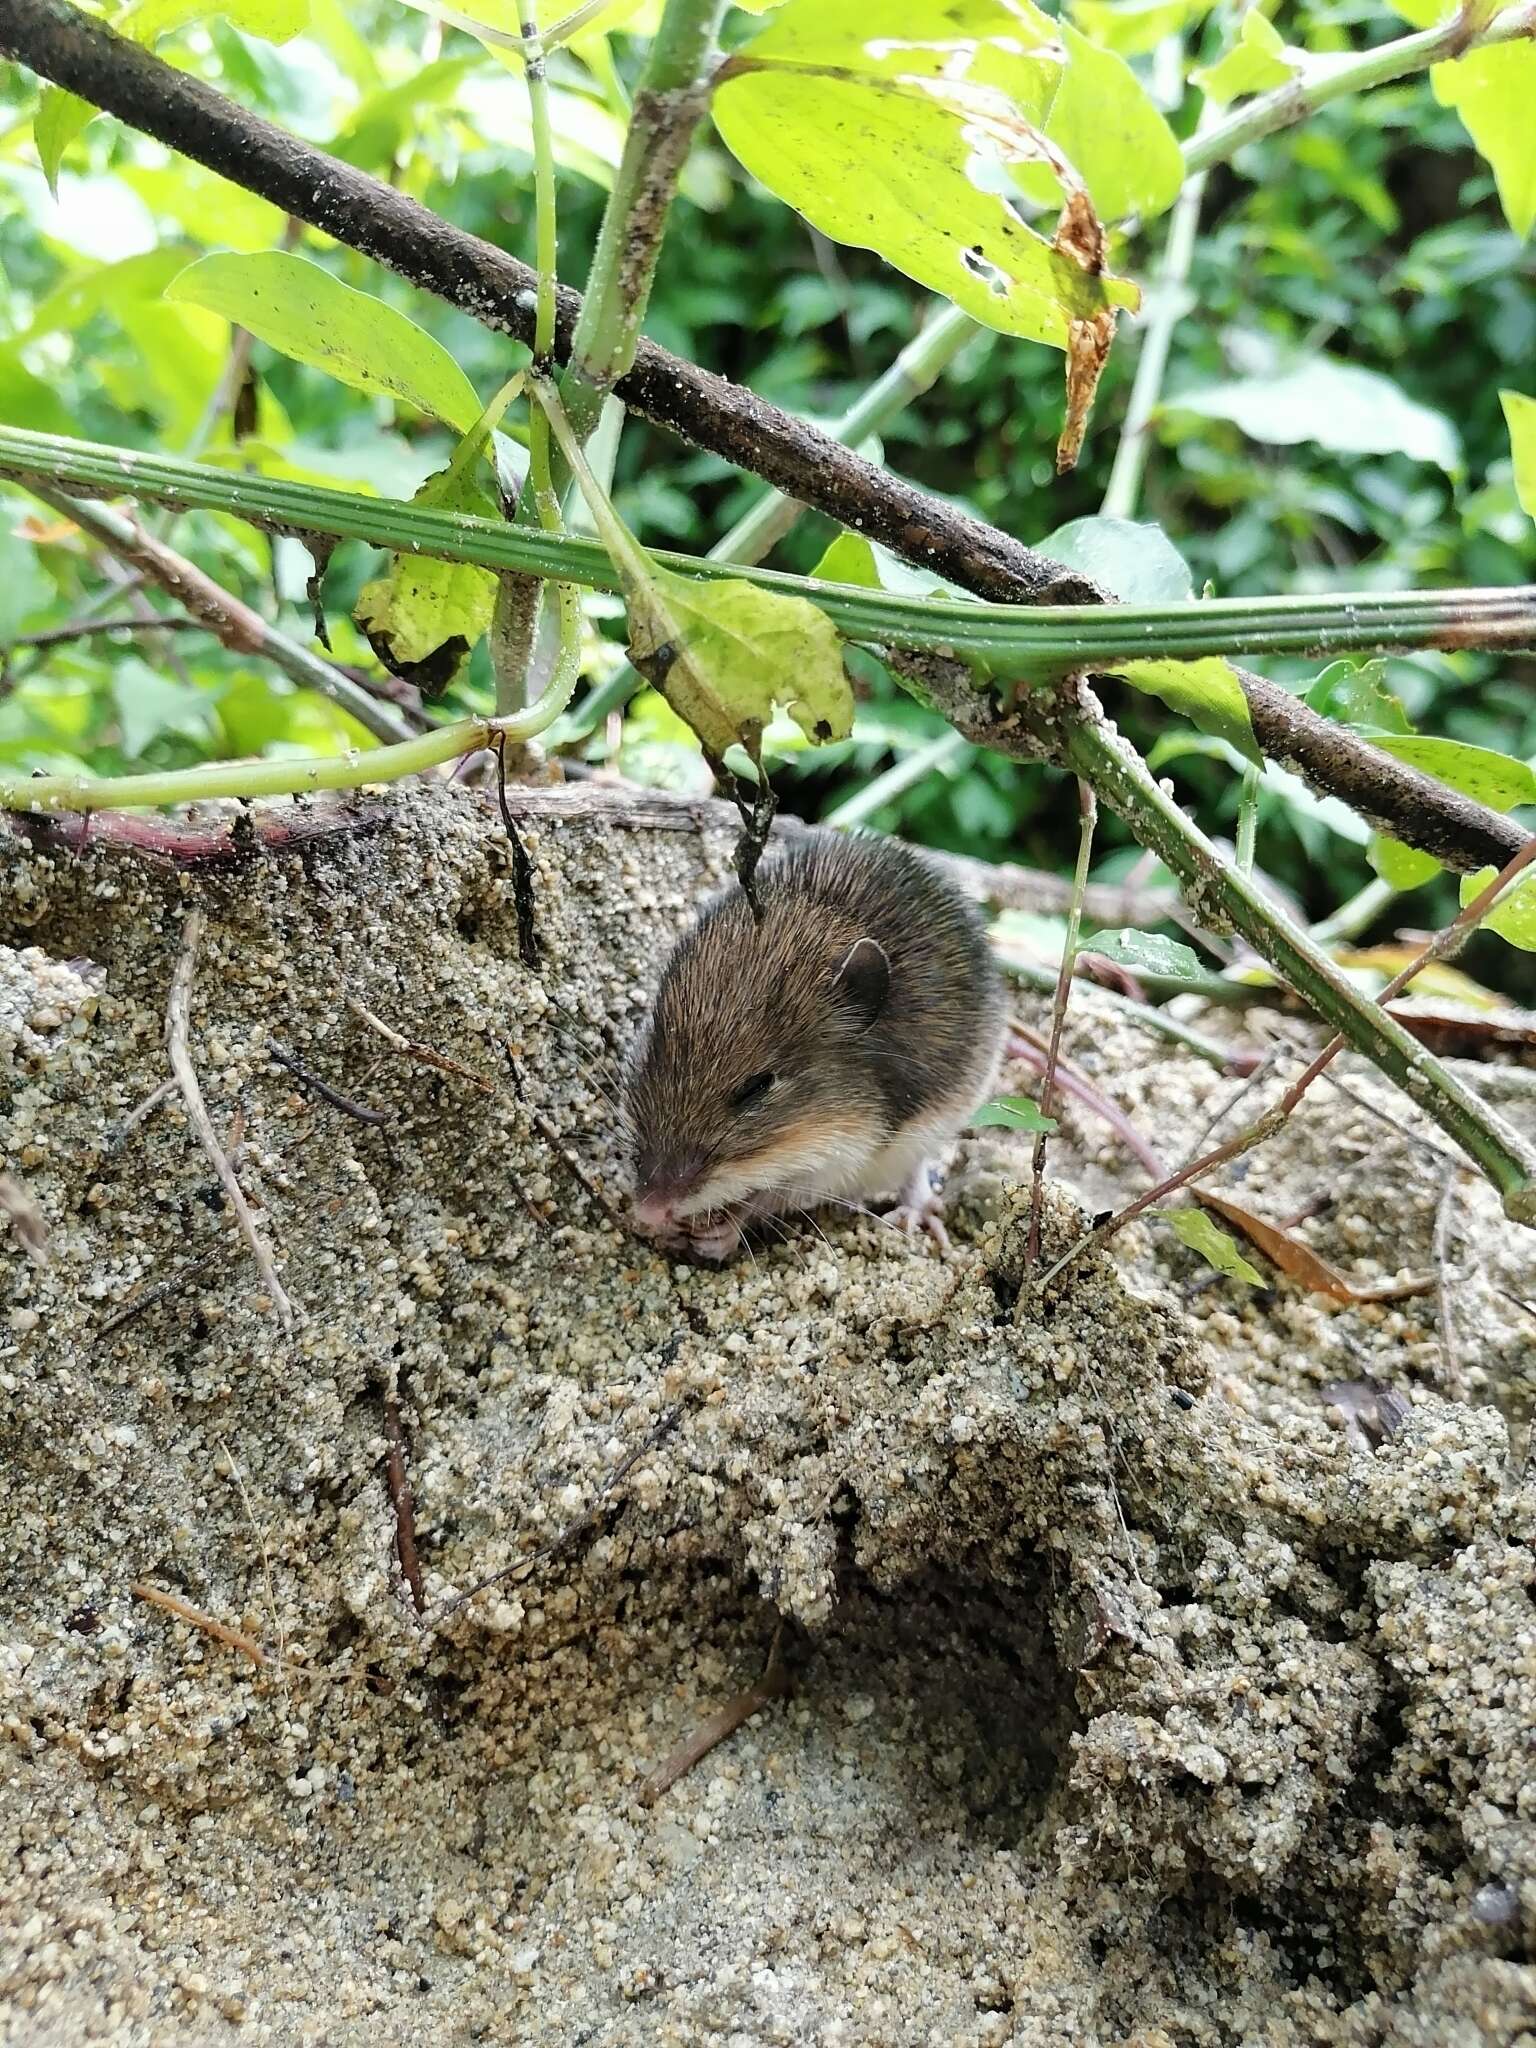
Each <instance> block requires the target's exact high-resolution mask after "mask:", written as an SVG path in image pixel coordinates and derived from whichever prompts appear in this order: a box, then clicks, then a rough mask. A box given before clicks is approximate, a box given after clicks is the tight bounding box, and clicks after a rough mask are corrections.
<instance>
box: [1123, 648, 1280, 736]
mask: <svg viewBox="0 0 1536 2048" xmlns="http://www.w3.org/2000/svg"><path fill="white" fill-rule="evenodd" d="M1114 674H1115V675H1117V676H1119V677H1120V678H1121V679H1122V681H1124V682H1127V683H1129V684H1130V686H1131V688H1132V689H1133V690H1144V691H1147V692H1149V693H1150V694H1151V695H1152V696H1154V697H1161V698H1162V700H1163V702H1164V703H1165V704H1166V705H1167V706H1168V708H1169V710H1170V711H1180V712H1182V713H1183V714H1184V716H1185V717H1186V718H1192V719H1193V720H1194V722H1195V724H1196V725H1198V726H1199V728H1200V730H1201V731H1202V732H1208V733H1212V734H1214V735H1215V737H1216V738H1217V739H1221V740H1227V741H1229V742H1230V743H1231V745H1233V746H1234V747H1236V748H1237V750H1238V752H1239V753H1240V754H1241V755H1242V756H1243V758H1244V759H1245V760H1248V761H1254V762H1262V760H1263V756H1262V755H1261V754H1260V752H1259V747H1258V742H1257V740H1255V738H1254V736H1253V721H1252V720H1251V719H1250V718H1249V716H1248V700H1247V698H1246V697H1245V696H1244V695H1243V691H1242V685H1241V684H1240V683H1239V682H1238V680H1237V672H1236V670H1235V669H1234V668H1233V666H1232V664H1231V662H1229V661H1223V660H1222V659H1221V657H1220V656H1219V655H1215V654H1209V655H1206V656H1205V658H1204V659H1203V660H1201V661H1128V662H1124V663H1121V664H1119V665H1118V666H1117V667H1116V668H1115V670H1114Z"/></svg>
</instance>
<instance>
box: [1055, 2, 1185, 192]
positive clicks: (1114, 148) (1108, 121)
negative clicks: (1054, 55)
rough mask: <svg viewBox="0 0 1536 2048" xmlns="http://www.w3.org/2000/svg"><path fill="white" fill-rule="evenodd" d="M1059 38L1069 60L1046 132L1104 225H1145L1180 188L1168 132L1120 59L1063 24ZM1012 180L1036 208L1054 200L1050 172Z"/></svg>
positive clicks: (1179, 162)
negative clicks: (1129, 217) (1126, 221)
mask: <svg viewBox="0 0 1536 2048" xmlns="http://www.w3.org/2000/svg"><path fill="white" fill-rule="evenodd" d="M1061 36H1062V41H1063V42H1064V43H1065V45H1066V50H1067V55H1068V58H1069V60H1070V61H1069V62H1068V64H1067V68H1066V70H1065V71H1064V72H1063V73H1062V78H1061V84H1060V85H1059V86H1058V87H1057V89H1056V97H1055V99H1054V100H1053V101H1052V102H1051V111H1050V113H1049V115H1048V116H1047V118H1046V123H1045V133H1046V135H1047V137H1048V138H1049V139H1050V140H1051V141H1052V142H1054V143H1056V144H1058V145H1059V147H1060V148H1061V150H1062V153H1063V154H1064V155H1065V156H1066V158H1067V160H1068V161H1069V162H1070V163H1071V164H1072V165H1073V166H1074V167H1075V169H1076V170H1077V173H1078V175H1079V176H1080V177H1081V178H1082V180H1083V183H1084V184H1085V185H1086V186H1087V187H1088V197H1089V198H1090V199H1091V200H1092V201H1093V205H1094V211H1095V212H1096V213H1098V214H1099V216H1100V217H1101V218H1102V219H1104V220H1121V219H1123V218H1124V217H1125V215H1126V214H1129V213H1138V214H1140V215H1141V216H1142V218H1143V219H1144V220H1150V219H1151V218H1152V217H1153V216H1154V215H1155V214H1159V213H1162V212H1164V211H1165V209H1166V208H1168V207H1170V206H1171V205H1172V204H1173V202H1174V200H1175V199H1176V198H1177V197H1178V194H1179V187H1180V186H1181V185H1182V184H1183V182H1184V159H1183V157H1182V156H1181V155H1180V154H1179V145H1178V143H1177V141H1176V140H1175V139H1174V133H1173V130H1172V129H1171V128H1170V127H1169V126H1168V123H1167V122H1166V121H1165V120H1164V119H1163V117H1162V115H1161V114H1160V113H1159V112H1158V111H1157V108H1156V107H1155V106H1153V104H1152V102H1151V100H1150V99H1149V98H1148V97H1147V93H1146V89H1145V88H1144V87H1143V85H1142V83H1141V81H1140V79H1138V78H1137V76H1136V74H1135V72H1134V71H1132V69H1131V67H1130V65H1129V64H1127V63H1126V61H1125V59H1124V58H1123V57H1119V56H1117V55H1116V54H1115V52H1114V51H1113V50H1104V49H1100V48H1099V47H1098V45H1097V44H1095V43H1091V42H1089V40H1088V38H1087V37H1086V36H1085V35H1081V34H1079V32H1078V31H1077V30H1076V29H1075V28H1073V27H1072V25H1071V24H1070V22H1063V23H1062V24H1061ZM1016 175H1017V177H1018V181H1019V184H1020V186H1021V188H1022V189H1023V190H1024V191H1025V192H1027V193H1028V195H1029V197H1030V198H1031V199H1033V200H1035V201H1036V202H1037V203H1038V204H1040V205H1042V206H1047V205H1049V204H1050V203H1051V202H1052V200H1053V199H1054V198H1055V197H1056V196H1057V188H1056V185H1055V181H1054V180H1053V179H1052V177H1051V175H1050V173H1049V172H1048V171H1045V170H1044V169H1042V168H1038V167H1030V168H1026V169H1024V170H1022V171H1020V172H1018V173H1016Z"/></svg>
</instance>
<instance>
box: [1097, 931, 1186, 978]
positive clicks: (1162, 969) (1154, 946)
mask: <svg viewBox="0 0 1536 2048" xmlns="http://www.w3.org/2000/svg"><path fill="white" fill-rule="evenodd" d="M1078 950H1079V951H1080V952H1083V953H1097V954H1098V956H1099V958H1100V959H1101V960H1112V961H1113V962H1114V963H1115V965H1116V966H1117V967H1130V968H1136V969H1139V970H1140V971H1141V972H1142V973H1144V974H1155V975H1159V976H1161V977H1163V978H1165V979H1169V980H1174V981H1189V980H1191V979H1193V980H1196V981H1199V980H1200V979H1202V978H1203V976H1204V975H1205V972H1206V970H1205V968H1204V967H1202V966H1201V964H1200V960H1199V957H1198V955H1197V954H1195V953H1193V952H1192V951H1191V950H1190V948H1189V947H1188V946H1184V945H1181V944H1180V943H1179V941H1178V940H1177V939H1165V938H1164V937H1163V936H1162V934H1161V933H1160V932H1137V931H1131V930H1129V929H1125V930H1121V931H1115V932H1095V933H1094V934H1093V936H1092V938H1089V939H1084V940H1083V942H1082V944H1081V946H1080V947H1079V948H1078Z"/></svg>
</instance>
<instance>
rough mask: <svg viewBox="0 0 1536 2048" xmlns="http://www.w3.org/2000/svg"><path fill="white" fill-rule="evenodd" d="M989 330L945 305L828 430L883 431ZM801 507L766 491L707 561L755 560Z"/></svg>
mask: <svg viewBox="0 0 1536 2048" xmlns="http://www.w3.org/2000/svg"><path fill="white" fill-rule="evenodd" d="M991 332H992V330H991V329H990V328H987V327H980V326H978V325H977V323H976V322H975V321H974V320H973V319H972V318H971V316H970V314H969V313H962V312H961V310H960V308H959V307H958V306H945V307H944V309H943V311H942V312H941V313H938V314H937V315H936V316H935V317H934V318H933V319H931V320H929V321H928V323H927V324H926V326H924V328H923V330H922V332H921V333H920V334H916V335H914V336H913V338H912V339H911V341H909V342H908V343H907V345H906V347H905V348H904V349H903V350H902V351H901V353H900V355H898V356H897V358H896V360H895V362H893V363H892V364H891V366H890V368H889V369H888V370H885V371H884V372H882V374H881V375H880V376H878V377H877V378H876V379H875V381H874V383H873V384H871V385H870V387H869V389H868V390H867V391H865V392H863V393H862V394H861V395H860V396H859V397H858V398H857V399H855V401H854V403H853V404H852V405H851V406H849V408H848V410H847V411H846V412H845V413H844V414H843V415H842V417H841V419H839V420H838V421H837V423H836V424H835V425H834V426H832V427H830V428H829V429H828V432H829V433H830V434H831V436H832V438H833V440H834V441H840V442H841V443H842V445H843V446H844V447H845V448H857V447H858V445H859V443H860V442H861V441H865V440H867V439H868V438H869V436H870V435H871V434H879V433H883V432H884V431H885V429H886V428H887V427H888V426H889V425H890V423H891V421H892V420H894V419H898V418H899V417H900V415H901V414H902V413H903V412H905V411H906V409H907V407H908V406H909V405H910V404H911V403H912V401H913V399H915V398H921V397H922V395H923V393H924V392H925V391H929V390H931V389H932V387H933V385H934V384H935V383H936V382H937V381H938V379H939V378H940V377H941V376H942V375H943V373H944V371H945V370H946V369H948V367H949V365H950V364H951V363H952V362H953V361H954V359H955V357H956V356H957V355H958V354H959V353H960V351H961V349H963V348H964V347H965V345H966V343H967V342H968V341H971V340H973V339H974V338H975V337H976V336H977V335H981V334H988V335H989V334H990V333H991ZM804 509H805V507H804V506H803V505H801V504H800V503H799V502H798V501H797V500H796V499H794V498H790V497H787V496H786V495H785V493H784V492H783V491H768V492H766V493H765V494H764V495H763V496H762V497H761V498H760V499H759V500H758V502H757V503H756V504H755V505H754V506H753V507H752V508H751V510H750V511H748V512H746V513H744V514H743V515H742V517H741V518H740V519H738V520H737V522H736V524H735V525H734V526H733V527H732V528H731V529H730V531H729V533H726V534H723V535H722V536H721V538H720V539H719V540H718V541H717V542H716V543H715V545H714V546H713V547H712V548H711V549H710V551H709V555H710V560H711V561H716V562H760V561H761V560H762V559H763V556H764V555H766V554H767V553H768V550H769V549H770V548H771V547H773V546H774V545H775V544H776V543H777V542H778V541H780V540H782V539H783V537H784V535H785V534H786V533H788V531H789V529H790V528H791V527H792V526H793V525H794V523H795V521H796V520H797V519H798V518H799V516H800V514H801V513H802V512H803V511H804Z"/></svg>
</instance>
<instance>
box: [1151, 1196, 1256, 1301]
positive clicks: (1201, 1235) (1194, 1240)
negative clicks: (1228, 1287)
mask: <svg viewBox="0 0 1536 2048" xmlns="http://www.w3.org/2000/svg"><path fill="white" fill-rule="evenodd" d="M1164 1214H1165V1215H1166V1216H1167V1218H1168V1222H1169V1225H1170V1227H1171V1228H1172V1230H1173V1233H1174V1235H1175V1236H1176V1237H1178V1238H1180V1239H1182V1240H1183V1242H1184V1243H1185V1244H1187V1245H1188V1246H1189V1248H1190V1250H1191V1251H1192V1252H1198V1253H1199V1254H1200V1256H1201V1258H1202V1259H1204V1260H1205V1263H1206V1264H1207V1265H1208V1266H1214V1267H1215V1268H1216V1270H1217V1272H1218V1273H1225V1274H1227V1275H1228V1276H1229V1277H1230V1278H1231V1279H1233V1280H1246V1281H1247V1283H1248V1285H1249V1286H1250V1287H1263V1286H1264V1285H1265V1280H1264V1275H1263V1274H1262V1273H1261V1272H1259V1271H1258V1269H1257V1268H1256V1267H1254V1266H1250V1265H1249V1263H1248V1261H1247V1260H1246V1259H1245V1258H1244V1257H1243V1255H1242V1253H1241V1252H1240V1251H1239V1250H1238V1248H1237V1240H1236V1239H1235V1238H1231V1237H1228V1235H1227V1233H1226V1232H1225V1231H1224V1230H1223V1229H1222V1227H1221V1225H1220V1224H1219V1223H1214V1222H1212V1220H1211V1218H1210V1217H1209V1216H1208V1215H1207V1214H1206V1212H1205V1211H1204V1209H1168V1210H1165V1211H1164Z"/></svg>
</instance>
